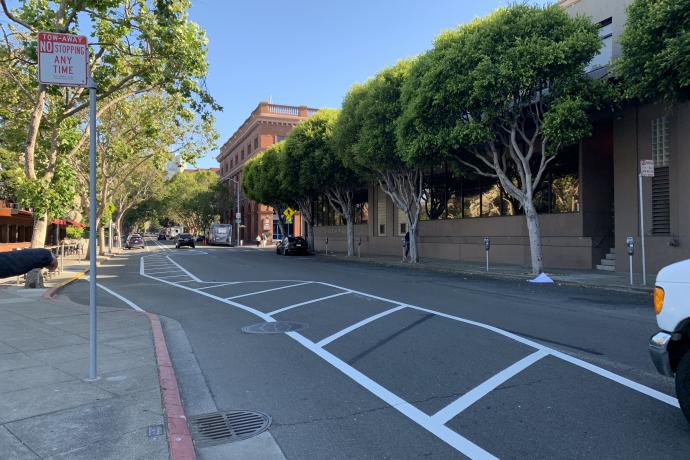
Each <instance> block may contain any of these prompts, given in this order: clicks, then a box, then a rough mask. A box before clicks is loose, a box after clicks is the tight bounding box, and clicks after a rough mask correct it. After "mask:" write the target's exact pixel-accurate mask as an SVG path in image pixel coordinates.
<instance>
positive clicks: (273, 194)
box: [242, 141, 294, 235]
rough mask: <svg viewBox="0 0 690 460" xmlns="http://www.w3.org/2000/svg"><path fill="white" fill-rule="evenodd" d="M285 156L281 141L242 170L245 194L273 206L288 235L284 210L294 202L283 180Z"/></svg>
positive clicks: (251, 159)
mask: <svg viewBox="0 0 690 460" xmlns="http://www.w3.org/2000/svg"><path fill="white" fill-rule="evenodd" d="M284 157H285V141H281V142H278V143H276V144H273V145H271V146H270V147H268V148H267V149H266V150H264V151H263V152H260V153H258V154H256V155H255V156H253V157H252V158H250V159H249V160H247V162H246V163H245V165H244V169H243V171H242V190H243V191H244V194H245V195H246V196H247V197H248V198H250V199H252V200H254V201H256V202H258V203H263V204H266V205H268V206H270V207H271V208H273V211H274V212H275V213H276V214H277V216H278V227H279V228H280V234H281V235H286V233H285V216H284V215H283V211H284V210H285V209H287V207H288V206H291V205H292V204H294V203H293V201H292V200H291V197H290V194H289V192H288V190H287V189H286V188H285V184H284V182H283V177H284V173H283V171H282V168H283V167H284V166H285V162H284Z"/></svg>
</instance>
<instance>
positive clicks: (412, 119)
mask: <svg viewBox="0 0 690 460" xmlns="http://www.w3.org/2000/svg"><path fill="white" fill-rule="evenodd" d="M600 47H601V41H600V39H599V35H598V31H597V27H596V25H594V24H592V23H591V21H590V20H589V19H588V18H584V17H575V18H573V17H570V16H569V15H568V14H567V13H566V12H565V11H563V9H562V8H560V7H559V6H558V5H553V6H546V7H540V6H529V5H522V4H520V5H514V6H511V7H508V8H502V9H499V10H497V11H496V12H494V13H493V14H491V15H489V16H487V17H485V18H480V19H476V20H475V21H473V22H472V23H469V24H466V25H462V26H460V27H458V28H457V29H455V30H452V31H448V32H444V33H442V34H441V35H440V36H438V37H437V38H436V40H435V42H434V47H433V49H432V50H430V51H428V52H427V53H425V54H424V55H422V56H421V57H420V58H419V60H418V61H417V63H416V65H415V66H414V68H413V69H412V71H411V72H410V77H409V79H408V80H407V82H406V83H405V86H404V88H403V96H402V97H403V100H404V106H405V111H404V113H403V115H402V116H401V117H400V120H399V122H398V145H399V146H400V148H401V149H402V150H403V151H404V157H405V158H406V159H407V160H408V161H410V160H412V159H415V158H422V157H432V158H433V159H434V160H435V161H437V162H438V161H439V159H443V158H446V159H453V160H457V161H459V163H460V164H461V165H462V166H463V167H464V169H465V170H466V172H470V173H472V174H477V175H479V176H484V177H490V178H493V179H497V180H498V182H499V183H500V185H501V187H502V188H503V190H504V191H505V192H506V193H507V194H508V196H509V197H511V198H512V199H514V200H516V201H517V202H518V203H519V204H520V206H521V207H522V209H523V210H524V213H525V217H526V224H527V229H528V233H529V242H530V249H531V262H532V270H533V272H535V273H539V272H542V271H543V266H544V263H543V255H542V245H541V231H540V227H539V216H538V214H537V211H536V208H535V204H534V196H535V192H536V190H537V188H538V186H539V184H540V182H541V180H542V178H543V177H544V173H545V171H546V170H547V168H548V166H549V164H550V163H552V162H553V161H554V159H555V158H556V156H557V155H558V152H559V149H560V148H561V147H562V146H565V145H568V144H573V143H575V142H578V141H579V140H580V139H581V138H583V137H585V136H587V135H588V134H589V132H590V129H591V123H590V119H589V113H588V111H590V110H594V109H598V108H601V107H603V106H604V105H603V102H605V101H606V96H607V95H608V94H609V92H608V89H607V86H606V82H604V81H600V80H593V79H590V78H588V77H587V75H586V74H585V67H586V66H587V64H588V63H589V62H590V61H591V60H592V58H594V56H595V55H596V54H597V52H598V51H599V49H600Z"/></svg>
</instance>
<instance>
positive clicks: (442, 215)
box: [420, 145, 580, 220]
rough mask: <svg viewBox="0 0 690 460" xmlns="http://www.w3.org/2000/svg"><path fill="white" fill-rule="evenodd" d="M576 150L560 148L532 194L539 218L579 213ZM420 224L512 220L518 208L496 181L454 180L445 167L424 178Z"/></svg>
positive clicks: (466, 177) (517, 204)
mask: <svg viewBox="0 0 690 460" xmlns="http://www.w3.org/2000/svg"><path fill="white" fill-rule="evenodd" d="M579 158H580V157H579V150H578V146H577V145H572V146H568V147H566V148H564V149H563V150H562V151H561V152H560V153H559V154H558V157H556V159H555V160H554V161H553V162H552V163H551V165H550V167H549V168H548V169H547V171H546V172H545V174H544V178H543V179H542V181H541V182H540V184H539V188H538V189H537V190H536V191H535V194H534V204H535V207H536V208H537V211H538V212H539V213H540V214H558V213H568V212H579V211H580V180H579V173H578V171H579ZM423 187H424V190H423V192H424V193H423V194H422V203H421V209H422V211H421V215H420V219H421V220H436V219H463V218H465V219H466V218H472V217H497V216H515V215H519V214H521V213H522V212H523V211H522V208H521V207H520V204H519V203H518V202H517V201H516V200H514V199H513V198H511V197H510V196H509V195H508V194H507V193H506V192H505V191H504V190H503V187H501V186H500V184H499V183H498V181H497V180H496V179H491V178H487V177H479V176H472V175H469V174H467V175H466V176H465V177H458V176H456V175H454V174H453V171H452V168H449V167H447V166H444V167H439V168H435V169H434V170H433V171H429V172H427V173H426V174H425V175H424V184H423Z"/></svg>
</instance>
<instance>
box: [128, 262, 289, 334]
mask: <svg viewBox="0 0 690 460" xmlns="http://www.w3.org/2000/svg"><path fill="white" fill-rule="evenodd" d="M139 274H140V275H141V276H144V277H146V278H150V279H152V280H154V281H160V282H161V283H165V284H169V285H170V286H175V287H178V288H180V289H184V290H186V291H191V292H196V293H197V294H200V295H202V296H204V297H208V298H210V299H213V300H217V301H219V302H222V303H225V304H228V305H232V306H233V307H237V308H239V309H241V310H244V311H246V312H248V313H252V314H254V315H256V316H258V317H259V318H261V319H263V320H264V321H266V322H267V323H272V322H275V319H273V318H271V317H270V316H268V315H267V314H265V313H263V312H261V311H259V310H257V309H255V308H252V307H248V306H246V305H242V304H241V303H237V302H233V301H232V300H227V299H224V298H222V297H218V296H217V295H213V294H209V293H208V292H204V291H200V290H198V289H195V288H191V287H189V286H182V285H180V284H175V283H174V282H172V281H168V280H163V279H160V278H156V277H154V276H151V275H147V274H145V273H143V271H141V272H140V273H139Z"/></svg>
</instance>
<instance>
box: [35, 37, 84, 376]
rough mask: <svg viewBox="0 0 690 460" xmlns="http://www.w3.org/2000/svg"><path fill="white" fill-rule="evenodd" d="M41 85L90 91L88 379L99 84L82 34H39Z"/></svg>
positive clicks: (39, 80) (39, 74)
mask: <svg viewBox="0 0 690 460" xmlns="http://www.w3.org/2000/svg"><path fill="white" fill-rule="evenodd" d="M37 51H38V82H39V83H40V84H42V85H60V86H77V87H88V88H89V203H90V205H89V222H90V225H91V228H90V229H89V380H91V381H93V380H97V379H98V369H97V367H96V356H97V343H98V340H97V332H98V331H97V328H96V287H97V285H96V280H97V276H98V275H97V273H96V259H97V258H98V254H96V233H97V230H96V225H95V223H96V220H97V219H96V217H97V216H96V207H97V206H98V198H97V195H96V85H95V84H94V82H93V80H92V79H90V78H89V46H88V43H87V41H86V37H85V36H83V35H72V34H58V33H53V32H39V33H38V50H37Z"/></svg>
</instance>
